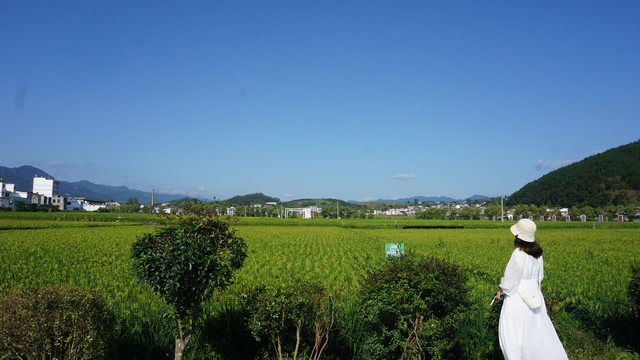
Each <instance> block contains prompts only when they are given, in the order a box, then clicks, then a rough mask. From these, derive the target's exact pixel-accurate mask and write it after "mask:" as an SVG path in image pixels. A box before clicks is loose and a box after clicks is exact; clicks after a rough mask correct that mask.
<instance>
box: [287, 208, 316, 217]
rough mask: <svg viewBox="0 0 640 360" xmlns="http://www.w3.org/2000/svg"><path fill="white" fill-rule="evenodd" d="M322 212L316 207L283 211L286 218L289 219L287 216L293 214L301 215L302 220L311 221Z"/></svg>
mask: <svg viewBox="0 0 640 360" xmlns="http://www.w3.org/2000/svg"><path fill="white" fill-rule="evenodd" d="M320 212H322V208H319V207H317V206H307V207H304V208H286V209H284V214H285V215H284V216H285V217H286V218H288V217H289V214H291V213H293V214H296V215H302V218H303V219H311V218H314V217H317V216H318V215H320Z"/></svg>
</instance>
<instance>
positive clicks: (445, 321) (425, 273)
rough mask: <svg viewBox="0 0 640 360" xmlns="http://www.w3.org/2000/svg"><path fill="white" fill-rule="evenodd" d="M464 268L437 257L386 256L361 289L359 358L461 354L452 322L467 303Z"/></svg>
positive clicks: (457, 320) (455, 323)
mask: <svg viewBox="0 0 640 360" xmlns="http://www.w3.org/2000/svg"><path fill="white" fill-rule="evenodd" d="M468 294H469V289H468V286H467V277H466V274H465V273H464V272H463V271H462V270H461V269H459V268H458V267H457V266H456V265H454V264H452V263H449V262H447V261H444V260H441V259H438V258H420V259H414V258H411V257H404V258H398V259H388V260H387V262H386V263H385V264H384V265H383V266H382V267H381V268H379V269H377V270H374V271H372V272H369V273H368V274H367V275H366V276H365V278H364V280H363V281H362V286H361V290H360V292H359V301H358V307H359V310H358V311H359V318H360V320H361V322H362V324H361V325H360V330H359V332H361V334H353V336H355V337H356V338H358V339H362V340H361V341H362V343H361V345H360V346H359V350H358V351H357V354H355V355H356V358H359V359H444V358H452V359H453V358H456V359H457V358H460V357H461V356H462V352H463V350H462V346H461V345H460V342H459V341H458V339H457V336H456V334H457V333H458V332H457V331H456V327H458V326H459V325H460V324H461V320H462V319H463V314H464V313H465V311H466V310H467V308H468V306H469V300H468Z"/></svg>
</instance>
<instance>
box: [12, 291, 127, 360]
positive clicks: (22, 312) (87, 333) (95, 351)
mask: <svg viewBox="0 0 640 360" xmlns="http://www.w3.org/2000/svg"><path fill="white" fill-rule="evenodd" d="M0 324H2V326H0V358H3V359H4V358H10V359H71V360H73V359H105V358H110V357H111V356H110V354H109V346H110V345H111V344H112V340H113V339H114V329H115V317H114V316H113V313H112V312H111V310H110V309H108V308H107V306H106V305H105V302H104V300H103V299H102V297H100V296H98V295H97V294H95V293H93V292H88V291H84V290H82V289H79V288H75V287H70V286H44V287H39V288H38V287H29V288H22V289H13V290H10V291H9V292H7V293H5V294H3V295H2V296H0Z"/></svg>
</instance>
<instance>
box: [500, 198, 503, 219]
mask: <svg viewBox="0 0 640 360" xmlns="http://www.w3.org/2000/svg"><path fill="white" fill-rule="evenodd" d="M503 198H504V196H503V195H500V221H501V222H504V201H503Z"/></svg>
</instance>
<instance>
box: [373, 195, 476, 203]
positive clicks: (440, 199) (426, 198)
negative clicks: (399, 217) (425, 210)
mask: <svg viewBox="0 0 640 360" xmlns="http://www.w3.org/2000/svg"><path fill="white" fill-rule="evenodd" d="M467 199H470V200H489V197H487V196H484V195H473V196H471V197H469V198H465V199H454V198H450V197H446V196H412V197H406V198H401V199H388V200H384V199H379V200H374V201H373V202H382V203H394V204H400V203H407V202H410V203H412V202H415V201H416V200H417V201H418V202H441V203H446V202H462V201H466V200H467Z"/></svg>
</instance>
